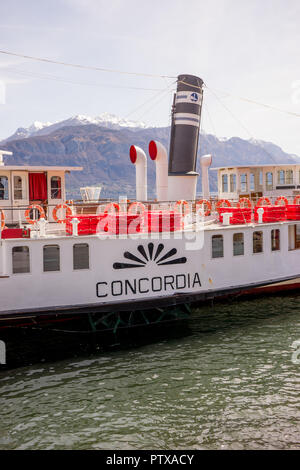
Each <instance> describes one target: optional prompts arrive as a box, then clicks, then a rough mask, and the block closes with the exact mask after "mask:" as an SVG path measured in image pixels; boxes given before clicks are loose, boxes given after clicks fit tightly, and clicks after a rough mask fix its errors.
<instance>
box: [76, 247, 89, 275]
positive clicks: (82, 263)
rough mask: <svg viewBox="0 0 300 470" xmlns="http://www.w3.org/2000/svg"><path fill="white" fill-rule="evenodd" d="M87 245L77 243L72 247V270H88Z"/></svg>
mask: <svg viewBox="0 0 300 470" xmlns="http://www.w3.org/2000/svg"><path fill="white" fill-rule="evenodd" d="M89 267H90V261H89V245H88V244H87V243H77V244H75V245H73V269H89Z"/></svg>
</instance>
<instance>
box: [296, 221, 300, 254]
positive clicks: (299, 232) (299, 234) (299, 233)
mask: <svg viewBox="0 0 300 470" xmlns="http://www.w3.org/2000/svg"><path fill="white" fill-rule="evenodd" d="M295 247H296V250H298V249H299V248H300V224H296V225H295Z"/></svg>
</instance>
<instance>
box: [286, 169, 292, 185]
mask: <svg viewBox="0 0 300 470" xmlns="http://www.w3.org/2000/svg"><path fill="white" fill-rule="evenodd" d="M293 182H294V175H293V170H286V172H285V184H293Z"/></svg>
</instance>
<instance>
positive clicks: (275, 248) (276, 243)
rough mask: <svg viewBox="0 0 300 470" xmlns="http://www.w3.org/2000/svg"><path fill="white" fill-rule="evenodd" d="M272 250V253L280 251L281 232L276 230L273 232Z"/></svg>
mask: <svg viewBox="0 0 300 470" xmlns="http://www.w3.org/2000/svg"><path fill="white" fill-rule="evenodd" d="M271 249H272V251H278V250H280V230H279V229H275V230H272V231H271Z"/></svg>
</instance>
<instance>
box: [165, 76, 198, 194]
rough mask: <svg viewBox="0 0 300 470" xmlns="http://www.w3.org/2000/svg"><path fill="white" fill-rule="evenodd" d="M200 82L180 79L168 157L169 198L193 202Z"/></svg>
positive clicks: (174, 104) (173, 112) (195, 79)
mask: <svg viewBox="0 0 300 470" xmlns="http://www.w3.org/2000/svg"><path fill="white" fill-rule="evenodd" d="M202 87H203V80H201V78H199V77H195V76H194V75H179V76H178V79H177V92H176V94H175V95H174V103H173V109H172V126H171V141H170V153H169V177H168V187H169V189H168V197H169V199H170V200H177V199H185V200H193V199H195V197H196V186H197V178H198V173H196V164H197V151H198V139H199V130H200V119H201V108H202V98H203V90H202Z"/></svg>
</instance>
